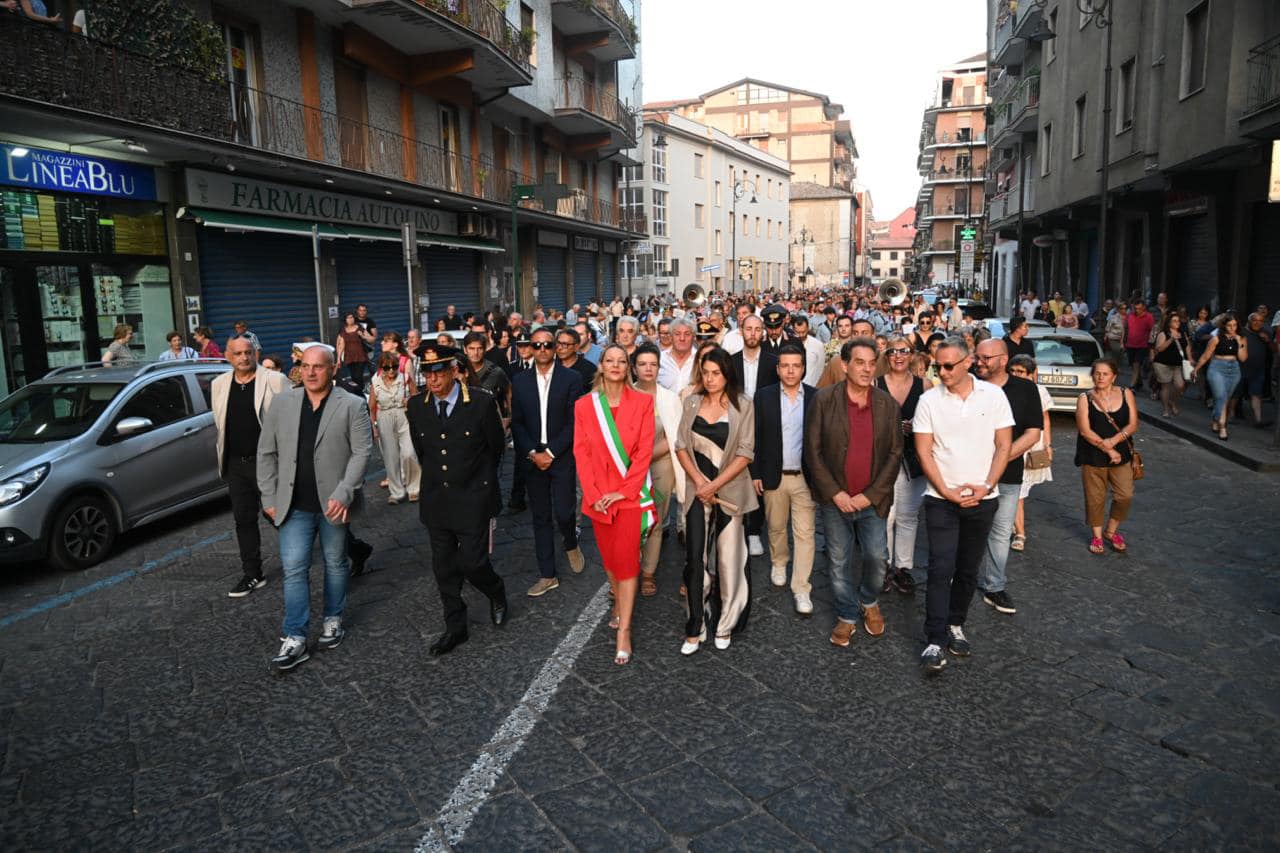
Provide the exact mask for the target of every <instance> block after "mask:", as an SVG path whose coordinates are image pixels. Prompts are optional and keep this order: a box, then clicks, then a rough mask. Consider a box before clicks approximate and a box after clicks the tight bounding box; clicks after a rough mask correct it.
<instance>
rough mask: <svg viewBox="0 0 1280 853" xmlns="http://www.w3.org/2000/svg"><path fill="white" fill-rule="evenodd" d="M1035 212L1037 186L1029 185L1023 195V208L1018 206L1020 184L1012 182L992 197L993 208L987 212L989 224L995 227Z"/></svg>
mask: <svg viewBox="0 0 1280 853" xmlns="http://www.w3.org/2000/svg"><path fill="white" fill-rule="evenodd" d="M1034 210H1035V184H1034V183H1028V184H1027V185H1026V188H1025V190H1024V192H1023V193H1022V207H1021V208H1019V206H1018V184H1017V182H1016V181H1014V182H1012V183H1011V184H1010V185H1009V186H1008V187H1006V188H1005V189H1003V190H1001V191H1000V192H997V193H996V194H995V195H994V196H992V197H991V206H990V207H989V208H988V210H987V223H988V225H990V226H992V227H995V226H996V225H997V224H998V223H1000V222H1002V221H1003V220H1006V219H1011V218H1013V217H1016V216H1017V215H1018V214H1019V213H1023V214H1028V213H1031V212H1032V211H1034Z"/></svg>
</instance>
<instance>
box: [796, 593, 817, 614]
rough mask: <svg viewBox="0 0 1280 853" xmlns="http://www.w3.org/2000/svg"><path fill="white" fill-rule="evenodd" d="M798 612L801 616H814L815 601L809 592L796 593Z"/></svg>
mask: <svg viewBox="0 0 1280 853" xmlns="http://www.w3.org/2000/svg"><path fill="white" fill-rule="evenodd" d="M796 612H797V613H799V614H800V615H801V616H812V615H813V601H812V599H810V598H809V593H807V592H797V593H796Z"/></svg>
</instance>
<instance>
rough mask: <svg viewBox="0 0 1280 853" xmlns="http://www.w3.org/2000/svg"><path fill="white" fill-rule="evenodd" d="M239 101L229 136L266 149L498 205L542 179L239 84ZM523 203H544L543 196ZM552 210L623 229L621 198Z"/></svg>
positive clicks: (572, 201)
mask: <svg viewBox="0 0 1280 853" xmlns="http://www.w3.org/2000/svg"><path fill="white" fill-rule="evenodd" d="M233 103H234V105H235V111H234V112H233V113H232V114H231V122H230V125H229V133H228V138H230V139H232V140H234V141H236V142H239V143H241V144H243V145H249V146H253V147H255V148H261V149H263V150H265V151H273V152H275V153H277V154H285V155H288V156H293V157H307V158H309V159H313V160H321V161H324V162H327V163H333V164H335V165H341V166H344V167H346V168H349V169H357V170H359V171H363V172H369V173H371V174H375V175H380V176H382V177H384V178H392V179H395V180H401V181H407V182H409V183H414V184H418V185H420V186H424V187H430V188H432V189H439V190H445V191H448V192H456V193H461V194H463V195H468V196H472V197H475V198H480V199H484V200H485V201H490V202H496V203H498V204H510V202H511V196H512V194H513V190H514V187H515V185H516V184H532V183H536V181H535V180H534V179H533V178H532V177H530V176H529V175H524V174H521V173H519V172H516V171H514V170H511V169H499V168H495V167H494V165H493V164H492V163H491V162H489V161H487V160H475V159H473V158H471V157H466V156H463V155H462V154H460V153H458V152H456V151H452V150H449V149H447V148H444V147H442V146H439V145H433V144H430V143H427V142H423V141H422V140H419V139H414V138H412V137H407V136H402V135H400V134H399V133H396V132H394V131H390V130H385V129H383V128H380V127H375V126H374V125H371V124H367V123H365V122H359V121H354V120H352V119H348V118H345V117H343V116H340V115H338V114H337V113H332V112H328V111H326V110H320V109H315V108H312V107H308V106H306V105H304V104H300V103H298V102H297V101H292V100H289V99H288V98H282V97H280V96H278V95H273V94H270V93H268V92H261V91H257V90H254V89H239V90H237V92H236V97H235V98H234V99H233ZM224 122H225V119H224ZM309 146H314V147H315V148H318V149H320V150H311V149H310V148H309ZM523 204H524V206H526V207H532V208H534V209H539V208H540V205H539V204H538V203H537V202H532V201H530V202H524V203H523ZM550 212H552V213H555V214H557V215H560V216H567V217H570V218H573V219H579V220H582V221H584V222H591V223H593V224H596V225H608V226H610V227H614V228H616V227H618V224H619V216H618V209H617V206H616V205H614V204H613V203H612V202H609V201H604V200H601V199H594V198H589V197H586V196H585V194H581V195H580V194H578V193H575V194H574V195H573V196H571V197H570V198H567V199H561V200H560V202H559V203H558V204H557V205H556V209H555V210H553V211H550Z"/></svg>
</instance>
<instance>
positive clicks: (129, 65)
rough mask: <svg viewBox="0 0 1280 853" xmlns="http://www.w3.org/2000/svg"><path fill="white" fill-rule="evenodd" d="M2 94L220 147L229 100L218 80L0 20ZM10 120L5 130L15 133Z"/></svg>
mask: <svg viewBox="0 0 1280 853" xmlns="http://www.w3.org/2000/svg"><path fill="white" fill-rule="evenodd" d="M0 56H3V57H4V58H5V59H4V62H0V94H3V95H9V96H12V97H16V98H25V99H28V100H31V101H36V102H39V103H41V104H47V105H51V106H54V107H64V108H67V109H71V110H79V111H83V112H87V113H94V114H96V115H100V116H109V117H111V118H116V119H122V120H124V121H128V122H134V123H136V124H139V125H146V126H149V127H156V128H163V129H166V130H172V131H178V132H181V133H192V134H197V135H200V136H210V137H214V138H217V139H225V138H226V131H227V114H228V112H229V110H230V106H229V102H230V97H229V94H228V91H227V84H226V82H225V81H223V80H222V79H221V77H220V75H210V74H205V73H200V72H196V71H192V70H189V69H186V68H179V67H176V66H174V65H172V64H168V63H164V62H161V61H159V60H156V59H153V58H152V57H150V56H144V55H142V54H139V53H132V52H130V51H127V50H121V49H120V48H117V47H113V46H111V45H108V44H105V43H103V42H98V41H94V40H92V39H88V38H84V37H82V36H78V35H73V34H71V33H69V32H67V31H66V30H63V29H60V28H58V27H51V26H49V25H47V24H40V23H35V22H32V21H29V20H27V19H26V18H23V17H22V16H21V15H9V14H4V15H0ZM13 121H14V119H13V117H12V116H10V118H9V120H8V121H7V122H6V129H7V130H10V131H13V130H16V127H15V126H14V124H13V123H12V122H13Z"/></svg>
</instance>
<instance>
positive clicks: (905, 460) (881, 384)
mask: <svg viewBox="0 0 1280 853" xmlns="http://www.w3.org/2000/svg"><path fill="white" fill-rule="evenodd" d="M876 387H877V388H879V389H880V390H881V391H884V392H885V393H886V394H888V395H889V396H890V397H893V392H892V391H890V390H889V383H888V382H885V381H884V377H883V376H881V377H880V378H879V379H877V380H876ZM925 390H926V389H925V387H924V380H923V379H921V378H920V377H919V376H912V377H911V390H910V391H908V392H907V399H905V400H903V401H902V405H901V406H899V407H898V408H899V409H900V410H901V411H902V420H903V421H904V422H906V423H908V424H909V423H911V421H913V420H915V417H916V406H917V405H918V404H919V402H920V396H921V395H922V394H924V392H925ZM893 401H894V402H895V403H896V402H897V401H898V398H897V397H893ZM902 464H903V465H906V466H907V476H909V477H912V478H915V477H922V476H924V468H922V467H920V458H919V457H918V456H916V443H915V441H914V439H912V437H911V435H910V434H909V433H907V432H906V431H905V430H904V432H903V442H902Z"/></svg>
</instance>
